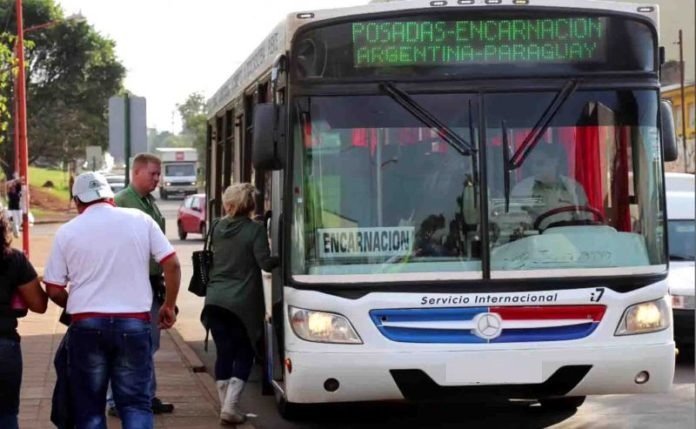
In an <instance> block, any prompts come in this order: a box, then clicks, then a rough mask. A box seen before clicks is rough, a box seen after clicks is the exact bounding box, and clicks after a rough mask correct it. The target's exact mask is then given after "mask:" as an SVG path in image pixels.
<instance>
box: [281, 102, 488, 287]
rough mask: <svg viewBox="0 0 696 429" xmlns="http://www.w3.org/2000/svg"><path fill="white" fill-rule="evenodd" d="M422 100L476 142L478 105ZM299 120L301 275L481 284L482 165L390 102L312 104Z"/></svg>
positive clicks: (303, 109) (297, 173)
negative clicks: (414, 277)
mask: <svg viewBox="0 0 696 429" xmlns="http://www.w3.org/2000/svg"><path fill="white" fill-rule="evenodd" d="M413 99H414V100H415V101H416V102H417V103H418V104H419V105H420V106H422V107H423V108H424V109H426V110H427V111H428V112H429V113H430V114H432V115H434V116H436V117H437V119H438V120H439V121H440V122H441V123H442V124H444V125H445V126H446V127H447V128H448V129H449V130H450V131H451V132H454V133H457V134H458V135H459V136H460V137H462V138H463V139H466V140H469V139H470V138H471V137H472V136H471V135H470V134H472V133H471V130H473V124H470V111H469V106H470V101H471V100H472V97H471V96H470V95H468V94H438V95H435V94H420V95H415V96H413ZM453 106H457V108H456V109H453V108H452V107H453ZM297 116H298V118H297V121H296V124H295V127H294V129H295V131H294V134H295V137H294V138H295V141H296V142H297V143H296V144H295V147H296V148H297V150H296V156H295V159H296V161H297V162H296V164H295V180H296V186H297V187H298V188H299V189H301V191H300V193H301V194H300V195H297V198H296V200H295V221H296V225H295V234H296V235H295V237H294V238H293V240H292V241H293V243H295V247H296V250H297V251H296V252H293V253H294V254H295V255H296V258H295V261H294V266H296V270H295V273H296V274H346V273H353V274H387V273H404V274H406V275H408V273H414V272H419V273H423V272H426V273H433V274H437V276H438V278H446V277H447V276H448V274H447V273H448V272H449V273H450V275H453V276H455V278H458V277H463V278H481V261H480V249H478V248H475V246H474V243H475V241H474V240H472V239H471V237H473V236H475V235H476V234H477V231H478V230H479V228H478V224H479V219H478V218H479V215H478V209H477V204H476V202H475V199H476V186H475V183H476V175H477V174H476V172H475V164H476V159H475V156H471V155H464V154H462V153H460V152H459V151H457V150H455V149H454V148H453V146H450V144H448V143H447V142H446V141H445V140H443V138H442V137H440V136H439V134H438V133H437V132H436V131H432V130H431V128H428V127H426V126H425V125H424V124H423V122H422V121H421V120H419V119H418V118H417V117H416V116H414V115H412V114H411V113H410V112H409V111H407V110H406V109H405V108H404V107H403V106H402V105H400V104H398V103H397V102H396V101H394V100H393V99H392V98H390V97H389V96H384V95H379V96H349V97H312V98H306V99H303V100H299V101H298V109H297ZM473 137H474V138H476V137H477V136H476V135H475V134H474V135H473ZM468 143H469V144H473V145H475V142H471V141H468Z"/></svg>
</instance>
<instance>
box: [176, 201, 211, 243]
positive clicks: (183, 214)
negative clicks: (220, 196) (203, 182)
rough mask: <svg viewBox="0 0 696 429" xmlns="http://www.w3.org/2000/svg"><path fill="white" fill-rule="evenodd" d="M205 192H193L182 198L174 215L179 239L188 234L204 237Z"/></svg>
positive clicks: (183, 238)
mask: <svg viewBox="0 0 696 429" xmlns="http://www.w3.org/2000/svg"><path fill="white" fill-rule="evenodd" d="M205 201H206V197H205V194H193V195H189V196H187V197H186V198H184V201H183V202H182V203H181V206H180V207H179V210H178V212H177V215H176V229H177V232H178V234H179V238H180V239H181V240H186V236H187V235H188V234H191V233H193V234H201V236H202V237H203V238H205V234H206V224H205V207H206V203H205Z"/></svg>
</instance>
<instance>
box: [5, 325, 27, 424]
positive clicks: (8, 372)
mask: <svg viewBox="0 0 696 429" xmlns="http://www.w3.org/2000/svg"><path fill="white" fill-rule="evenodd" d="M21 384H22V349H21V348H20V345H19V341H17V340H15V339H10V338H3V337H0V427H3V428H6V427H9V428H11V427H16V421H17V414H18V413H19V389H20V386H21Z"/></svg>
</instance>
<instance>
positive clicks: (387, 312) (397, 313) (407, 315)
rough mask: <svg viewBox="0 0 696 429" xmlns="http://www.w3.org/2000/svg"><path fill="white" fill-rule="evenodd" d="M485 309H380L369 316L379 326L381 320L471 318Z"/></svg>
mask: <svg viewBox="0 0 696 429" xmlns="http://www.w3.org/2000/svg"><path fill="white" fill-rule="evenodd" d="M487 311H488V307H466V308H407V309H381V310H372V311H370V317H371V318H372V320H373V321H374V322H375V324H376V325H377V326H381V325H382V321H387V322H435V321H437V322H441V321H452V320H473V319H474V317H475V316H476V315H477V314H480V313H485V312H487Z"/></svg>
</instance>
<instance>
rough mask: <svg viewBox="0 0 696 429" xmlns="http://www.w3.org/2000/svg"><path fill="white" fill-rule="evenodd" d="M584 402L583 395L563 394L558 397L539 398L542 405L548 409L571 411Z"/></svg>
mask: <svg viewBox="0 0 696 429" xmlns="http://www.w3.org/2000/svg"><path fill="white" fill-rule="evenodd" d="M584 402H585V397H584V396H563V397H560V398H544V399H539V404H541V406H542V407H544V408H547V409H550V410H559V411H572V410H575V409H577V408H578V407H579V406H580V405H582V404H583V403H584Z"/></svg>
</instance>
